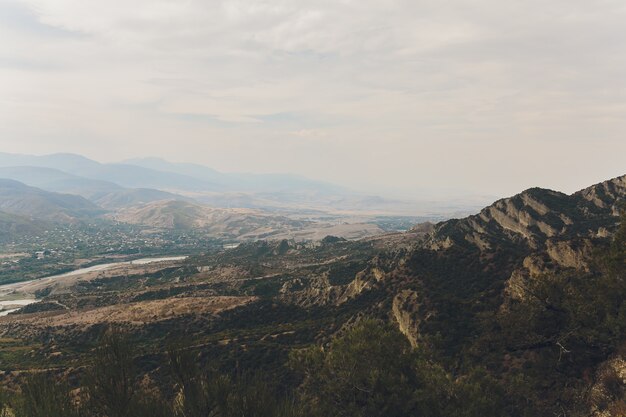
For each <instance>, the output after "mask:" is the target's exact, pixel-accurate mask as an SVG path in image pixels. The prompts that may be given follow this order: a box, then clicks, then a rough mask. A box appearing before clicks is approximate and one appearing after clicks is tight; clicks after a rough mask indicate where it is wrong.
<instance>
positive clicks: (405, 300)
mask: <svg viewBox="0 0 626 417" xmlns="http://www.w3.org/2000/svg"><path fill="white" fill-rule="evenodd" d="M419 305H420V300H419V295H418V294H417V292H415V291H413V290H403V291H401V292H399V293H398V294H397V295H396V296H395V297H394V299H393V303H392V306H391V311H392V313H393V317H394V318H395V319H396V321H397V322H398V327H399V329H400V331H401V332H402V333H403V334H404V335H405V336H406V338H407V339H408V340H409V342H410V343H411V346H413V347H415V346H417V337H418V332H419V315H418V309H419Z"/></svg>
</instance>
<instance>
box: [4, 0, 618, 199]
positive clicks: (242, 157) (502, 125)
mask: <svg viewBox="0 0 626 417" xmlns="http://www.w3.org/2000/svg"><path fill="white" fill-rule="evenodd" d="M0 151H5V152H22V153H35V154H42V153H51V152H76V153H81V154H84V155H86V156H88V157H92V158H94V159H98V160H101V161H114V160H121V159H125V158H130V157H137V156H160V157H165V158H167V159H170V160H174V161H185V162H198V163H203V164H206V165H210V166H212V167H214V168H216V169H219V170H223V171H252V172H293V173H299V174H303V175H307V176H309V177H312V178H318V179H324V180H330V181H333V182H336V183H340V184H344V185H349V186H354V187H357V188H361V189H366V190H371V191H376V192H380V191H381V190H385V189H389V190H395V191H403V192H406V193H407V195H410V194H419V192H420V191H421V190H423V189H429V188H441V189H444V190H447V192H451V193H452V192H459V193H462V192H471V193H484V194H498V195H505V194H511V193H514V192H517V191H520V190H521V189H523V188H526V187H529V186H533V185H541V186H546V187H552V188H556V189H560V190H563V191H573V190H575V189H578V188H581V187H583V186H585V185H588V184H591V183H593V182H596V181H599V180H602V179H607V178H610V177H614V176H617V175H621V174H625V173H626V2H624V0H615V1H603V0H550V1H545V0H541V1H538V0H520V1H508V0H472V1H447V0H432V1H421V0H408V1H400V0H398V1H395V0H379V1H374V0H354V1H351V0H317V1H300V0H284V1H281V0H222V1H216V0H170V1H161V0H106V1H104V0H97V1H96V0H23V1H18V0H9V1H7V0H0Z"/></svg>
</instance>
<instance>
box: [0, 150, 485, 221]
mask: <svg viewBox="0 0 626 417" xmlns="http://www.w3.org/2000/svg"><path fill="white" fill-rule="evenodd" d="M0 178H7V179H13V180H16V181H20V182H23V183H24V184H27V185H29V186H33V187H38V188H41V189H43V190H46V191H52V192H59V193H68V194H75V195H80V196H82V197H84V198H86V199H88V200H89V201H91V202H93V203H94V204H97V205H99V206H101V207H103V208H106V209H118V208H122V207H129V206H133V205H137V204H147V203H151V202H154V201H163V200H179V201H194V200H195V201H197V202H199V203H203V204H209V205H211V206H214V207H221V208H255V209H263V210H270V211H277V210H278V211H281V212H285V211H291V212H293V211H297V212H301V213H302V212H308V213H324V212H326V213H328V212H335V213H336V212H342V213H344V214H345V213H346V212H350V211H355V212H365V211H367V212H369V213H370V214H395V215H431V214H441V213H442V212H445V213H447V214H449V215H457V214H466V213H467V212H468V211H471V210H472V209H473V208H474V207H467V206H463V205H460V206H459V205H458V204H447V205H446V204H443V205H442V204H441V203H432V202H426V201H422V202H419V203H418V202H415V201H400V200H392V199H386V198H381V197H379V196H372V195H364V194H360V193H357V192H353V191H351V190H348V189H346V188H343V187H340V186H337V185H334V184H330V183H326V182H322V181H315V180H311V179H308V178H305V177H301V176H297V175H289V174H273V175H269V174H245V173H221V172H218V171H216V170H214V169H212V168H209V167H205V166H202V165H197V164H187V163H172V162H168V161H165V160H163V159H159V158H141V159H130V160H127V161H124V162H122V163H109V164H104V163H100V162H96V161H94V160H91V159H88V158H85V157H84V156H81V155H75V154H67V153H59V154H52V155H41V156H36V155H22V154H9V153H0Z"/></svg>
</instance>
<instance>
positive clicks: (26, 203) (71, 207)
mask: <svg viewBox="0 0 626 417" xmlns="http://www.w3.org/2000/svg"><path fill="white" fill-rule="evenodd" d="M0 211H3V212H6V213H10V214H16V215H19V216H22V217H28V218H32V219H35V220H47V221H57V222H65V223H67V222H70V223H71V222H76V221H80V220H85V219H89V218H93V217H95V216H98V215H101V214H102V213H103V210H102V209H101V208H100V207H98V206H96V205H95V204H93V203H91V202H90V201H88V200H86V199H85V198H83V197H80V196H76V195H70V194H59V193H53V192H49V191H44V190H41V189H39V188H35V187H29V186H27V185H25V184H23V183H21V182H18V181H13V180H8V179H0Z"/></svg>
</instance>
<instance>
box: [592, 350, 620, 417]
mask: <svg viewBox="0 0 626 417" xmlns="http://www.w3.org/2000/svg"><path fill="white" fill-rule="evenodd" d="M594 379H595V382H594V383H593V385H592V387H591V390H590V391H589V403H590V409H591V410H590V411H591V414H590V416H592V417H623V416H626V360H625V359H624V357H623V356H618V357H615V358H612V359H610V360H608V361H606V362H604V363H603V364H602V365H600V366H599V367H598V369H597V371H596V374H595V378H594Z"/></svg>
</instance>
